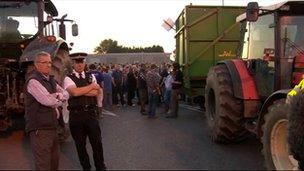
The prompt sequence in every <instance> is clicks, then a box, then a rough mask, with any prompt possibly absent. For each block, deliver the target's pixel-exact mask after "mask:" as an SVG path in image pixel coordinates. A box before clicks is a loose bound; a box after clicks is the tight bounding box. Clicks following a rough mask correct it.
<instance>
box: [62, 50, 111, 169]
mask: <svg viewBox="0 0 304 171" xmlns="http://www.w3.org/2000/svg"><path fill="white" fill-rule="evenodd" d="M73 60H74V70H73V73H72V74H70V75H68V76H67V77H66V78H65V79H64V88H65V89H66V90H67V91H68V92H69V94H70V98H69V100H68V110H69V111H70V120H69V122H70V131H71V135H72V137H73V139H74V142H75V145H76V148H77V153H78V157H79V161H80V164H81V166H82V168H83V169H84V170H90V169H91V165H90V160H89V155H88V153H87V150H86V138H87V137H89V141H90V144H91V146H92V150H93V157H94V164H95V168H96V170H105V169H106V167H105V164H104V158H103V148H102V140H101V131H100V127H99V121H98V106H97V96H98V93H99V92H100V91H101V89H100V86H99V85H98V84H97V82H96V78H95V77H94V76H93V75H91V74H89V73H87V72H85V59H84V57H82V56H77V57H74V59H73Z"/></svg>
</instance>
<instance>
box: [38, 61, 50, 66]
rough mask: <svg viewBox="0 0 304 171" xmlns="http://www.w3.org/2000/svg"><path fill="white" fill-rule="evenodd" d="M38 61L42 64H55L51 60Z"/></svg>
mask: <svg viewBox="0 0 304 171" xmlns="http://www.w3.org/2000/svg"><path fill="white" fill-rule="evenodd" d="M37 63H41V64H50V65H52V64H53V63H52V62H51V61H43V62H37Z"/></svg>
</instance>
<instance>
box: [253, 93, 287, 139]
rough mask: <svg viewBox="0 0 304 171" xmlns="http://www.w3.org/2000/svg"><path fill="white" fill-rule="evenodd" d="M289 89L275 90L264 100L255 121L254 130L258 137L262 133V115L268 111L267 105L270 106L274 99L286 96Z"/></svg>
mask: <svg viewBox="0 0 304 171" xmlns="http://www.w3.org/2000/svg"><path fill="white" fill-rule="evenodd" d="M289 91H290V89H283V90H278V91H275V92H274V93H272V94H271V95H270V96H269V97H268V98H267V99H266V100H265V102H264V103H263V105H262V107H261V109H260V111H259V114H258V116H259V118H258V122H257V131H256V132H257V135H258V137H261V136H262V135H263V132H262V125H263V124H264V116H265V114H266V113H268V108H269V106H271V105H272V104H273V103H274V101H276V100H279V99H284V98H286V97H287V94H288V92H289Z"/></svg>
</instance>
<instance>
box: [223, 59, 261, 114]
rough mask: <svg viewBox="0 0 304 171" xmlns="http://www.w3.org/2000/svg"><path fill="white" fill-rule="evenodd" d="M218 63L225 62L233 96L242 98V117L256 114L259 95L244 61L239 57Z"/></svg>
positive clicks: (258, 105)
mask: <svg viewBox="0 0 304 171" xmlns="http://www.w3.org/2000/svg"><path fill="white" fill-rule="evenodd" d="M219 64H225V65H226V66H227V68H228V70H229V73H230V76H231V79H232V80H233V83H232V86H233V94H234V97H236V98H239V99H243V102H244V117H246V118H253V117H255V116H257V114H258V111H259V108H260V97H259V95H258V91H257V88H256V84H255V81H254V79H253V77H252V76H251V75H250V73H249V71H248V69H247V67H246V65H245V62H244V61H243V60H240V59H233V60H224V61H221V62H220V63H219Z"/></svg>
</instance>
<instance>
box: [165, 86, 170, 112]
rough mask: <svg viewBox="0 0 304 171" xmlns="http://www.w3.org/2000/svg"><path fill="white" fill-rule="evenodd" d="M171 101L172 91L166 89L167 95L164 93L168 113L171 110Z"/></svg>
mask: <svg viewBox="0 0 304 171" xmlns="http://www.w3.org/2000/svg"><path fill="white" fill-rule="evenodd" d="M170 101H171V90H169V89H166V90H165V93H164V102H165V110H166V112H167V111H168V110H169V106H170Z"/></svg>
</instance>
